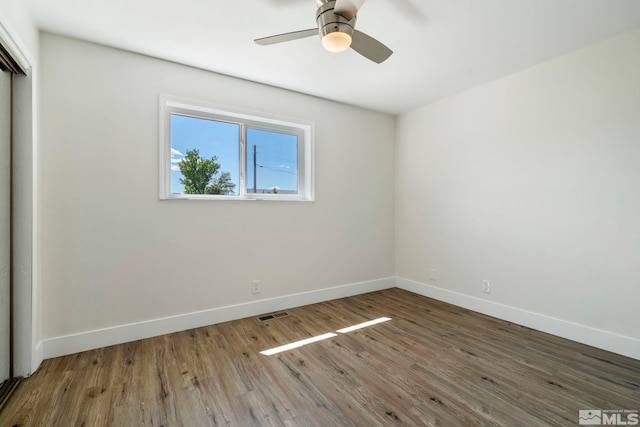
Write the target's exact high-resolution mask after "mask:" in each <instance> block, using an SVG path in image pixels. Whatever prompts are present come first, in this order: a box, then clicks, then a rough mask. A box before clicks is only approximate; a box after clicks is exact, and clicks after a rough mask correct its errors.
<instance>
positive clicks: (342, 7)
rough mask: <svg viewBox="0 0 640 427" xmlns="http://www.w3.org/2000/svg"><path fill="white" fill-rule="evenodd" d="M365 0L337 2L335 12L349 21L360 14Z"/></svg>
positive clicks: (337, 0)
mask: <svg viewBox="0 0 640 427" xmlns="http://www.w3.org/2000/svg"><path fill="white" fill-rule="evenodd" d="M364 2H365V0H336V4H335V6H334V7H333V12H334V13H337V14H338V15H340V16H343V17H345V18H347V19H349V20H350V19H351V18H353V17H354V16H356V14H357V13H358V10H360V8H361V7H362V4H363V3H364Z"/></svg>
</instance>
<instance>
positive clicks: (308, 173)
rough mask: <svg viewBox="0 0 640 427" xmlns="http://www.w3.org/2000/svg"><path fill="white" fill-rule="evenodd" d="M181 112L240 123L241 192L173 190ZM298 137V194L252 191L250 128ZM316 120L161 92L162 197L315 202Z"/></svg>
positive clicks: (239, 183) (175, 198)
mask: <svg viewBox="0 0 640 427" xmlns="http://www.w3.org/2000/svg"><path fill="white" fill-rule="evenodd" d="M173 114H178V115H183V116H187V117H195V118H201V119H207V120H215V121H219V122H228V123H234V124H238V125H239V126H240V137H239V138H240V147H239V151H240V159H239V165H240V179H239V182H238V193H239V194H238V195H229V196H227V195H217V194H172V193H171V115H173ZM247 127H250V128H251V129H259V130H266V131H273V132H282V133H288V134H294V135H296V136H298V194H281V193H275V194H273V193H269V194H263V193H248V192H247V185H246V170H247V169H246V167H247V165H246V159H247V153H246V147H247V145H246V128H247ZM313 134H314V123H313V122H311V121H307V120H300V119H293V118H289V117H278V116H274V115H271V114H267V113H262V112H257V111H251V110H246V109H241V108H236V107H230V106H226V105H219V104H213V103H209V102H205V101H198V100H193V99H187V98H181V97H176V96H172V95H166V94H160V156H159V157H160V199H161V200H185V199H187V200H290V201H310V202H312V201H314V182H313V181H314V179H313V178H314V167H313V166H314V165H313V157H314V155H313V154H314V144H313Z"/></svg>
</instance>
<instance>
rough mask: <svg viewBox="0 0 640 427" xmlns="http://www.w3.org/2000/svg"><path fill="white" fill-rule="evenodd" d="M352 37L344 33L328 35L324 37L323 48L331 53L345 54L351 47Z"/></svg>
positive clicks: (337, 32)
mask: <svg viewBox="0 0 640 427" xmlns="http://www.w3.org/2000/svg"><path fill="white" fill-rule="evenodd" d="M351 41H352V39H351V36H350V35H349V34H347V33H343V32H342V31H334V32H331V33H327V34H325V35H324V36H323V37H322V46H323V47H324V48H325V49H326V50H327V51H329V52H343V51H345V50H347V49H349V46H351Z"/></svg>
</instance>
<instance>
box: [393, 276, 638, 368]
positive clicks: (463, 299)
mask: <svg viewBox="0 0 640 427" xmlns="http://www.w3.org/2000/svg"><path fill="white" fill-rule="evenodd" d="M396 286H397V287H398V288H400V289H404V290H407V291H410V292H413V293H416V294H419V295H423V296H426V297H429V298H433V299H437V300H439V301H444V302H447V303H449V304H453V305H457V306H459V307H464V308H467V309H469V310H473V311H477V312H479V313H482V314H486V315H488V316H492V317H497V318H499V319H502V320H507V321H509V322H513V323H517V324H519V325H522V326H526V327H529V328H532V329H536V330H538V331H542V332H547V333H549V334H552V335H556V336H559V337H562V338H567V339H570V340H572V341H576V342H579V343H583V344H587V345H590V346H593V347H597V348H601V349H603V350H607V351H611V352H614V353H618V354H621V355H623V356H628V357H632V358H634V359H638V360H640V340H639V339H637V338H632V337H628V336H624V335H620V334H616V333H614V332H609V331H603V330H601V329H596V328H592V327H589V326H585V325H581V324H579V323H574V322H569V321H566V320H562V319H558V318H555V317H550V316H546V315H544V314H540V313H535V312H532V311H527V310H523V309H520V308H516V307H512V306H508V305H504V304H499V303H496V302H492V301H488V300H485V299H482V298H476V297H473V296H470V295H465V294H461V293H459V292H454V291H450V290H447V289H443V288H440V287H437V286H432V285H427V284H424V283H421V282H416V281H413V280H409V279H404V278H402V277H396Z"/></svg>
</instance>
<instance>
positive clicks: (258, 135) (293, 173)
mask: <svg viewBox="0 0 640 427" xmlns="http://www.w3.org/2000/svg"><path fill="white" fill-rule="evenodd" d="M246 185H247V193H278V194H298V137H297V136H296V135H290V134H286V133H279V132H271V131H265V130H259V129H251V128H249V129H247V182H246Z"/></svg>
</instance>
